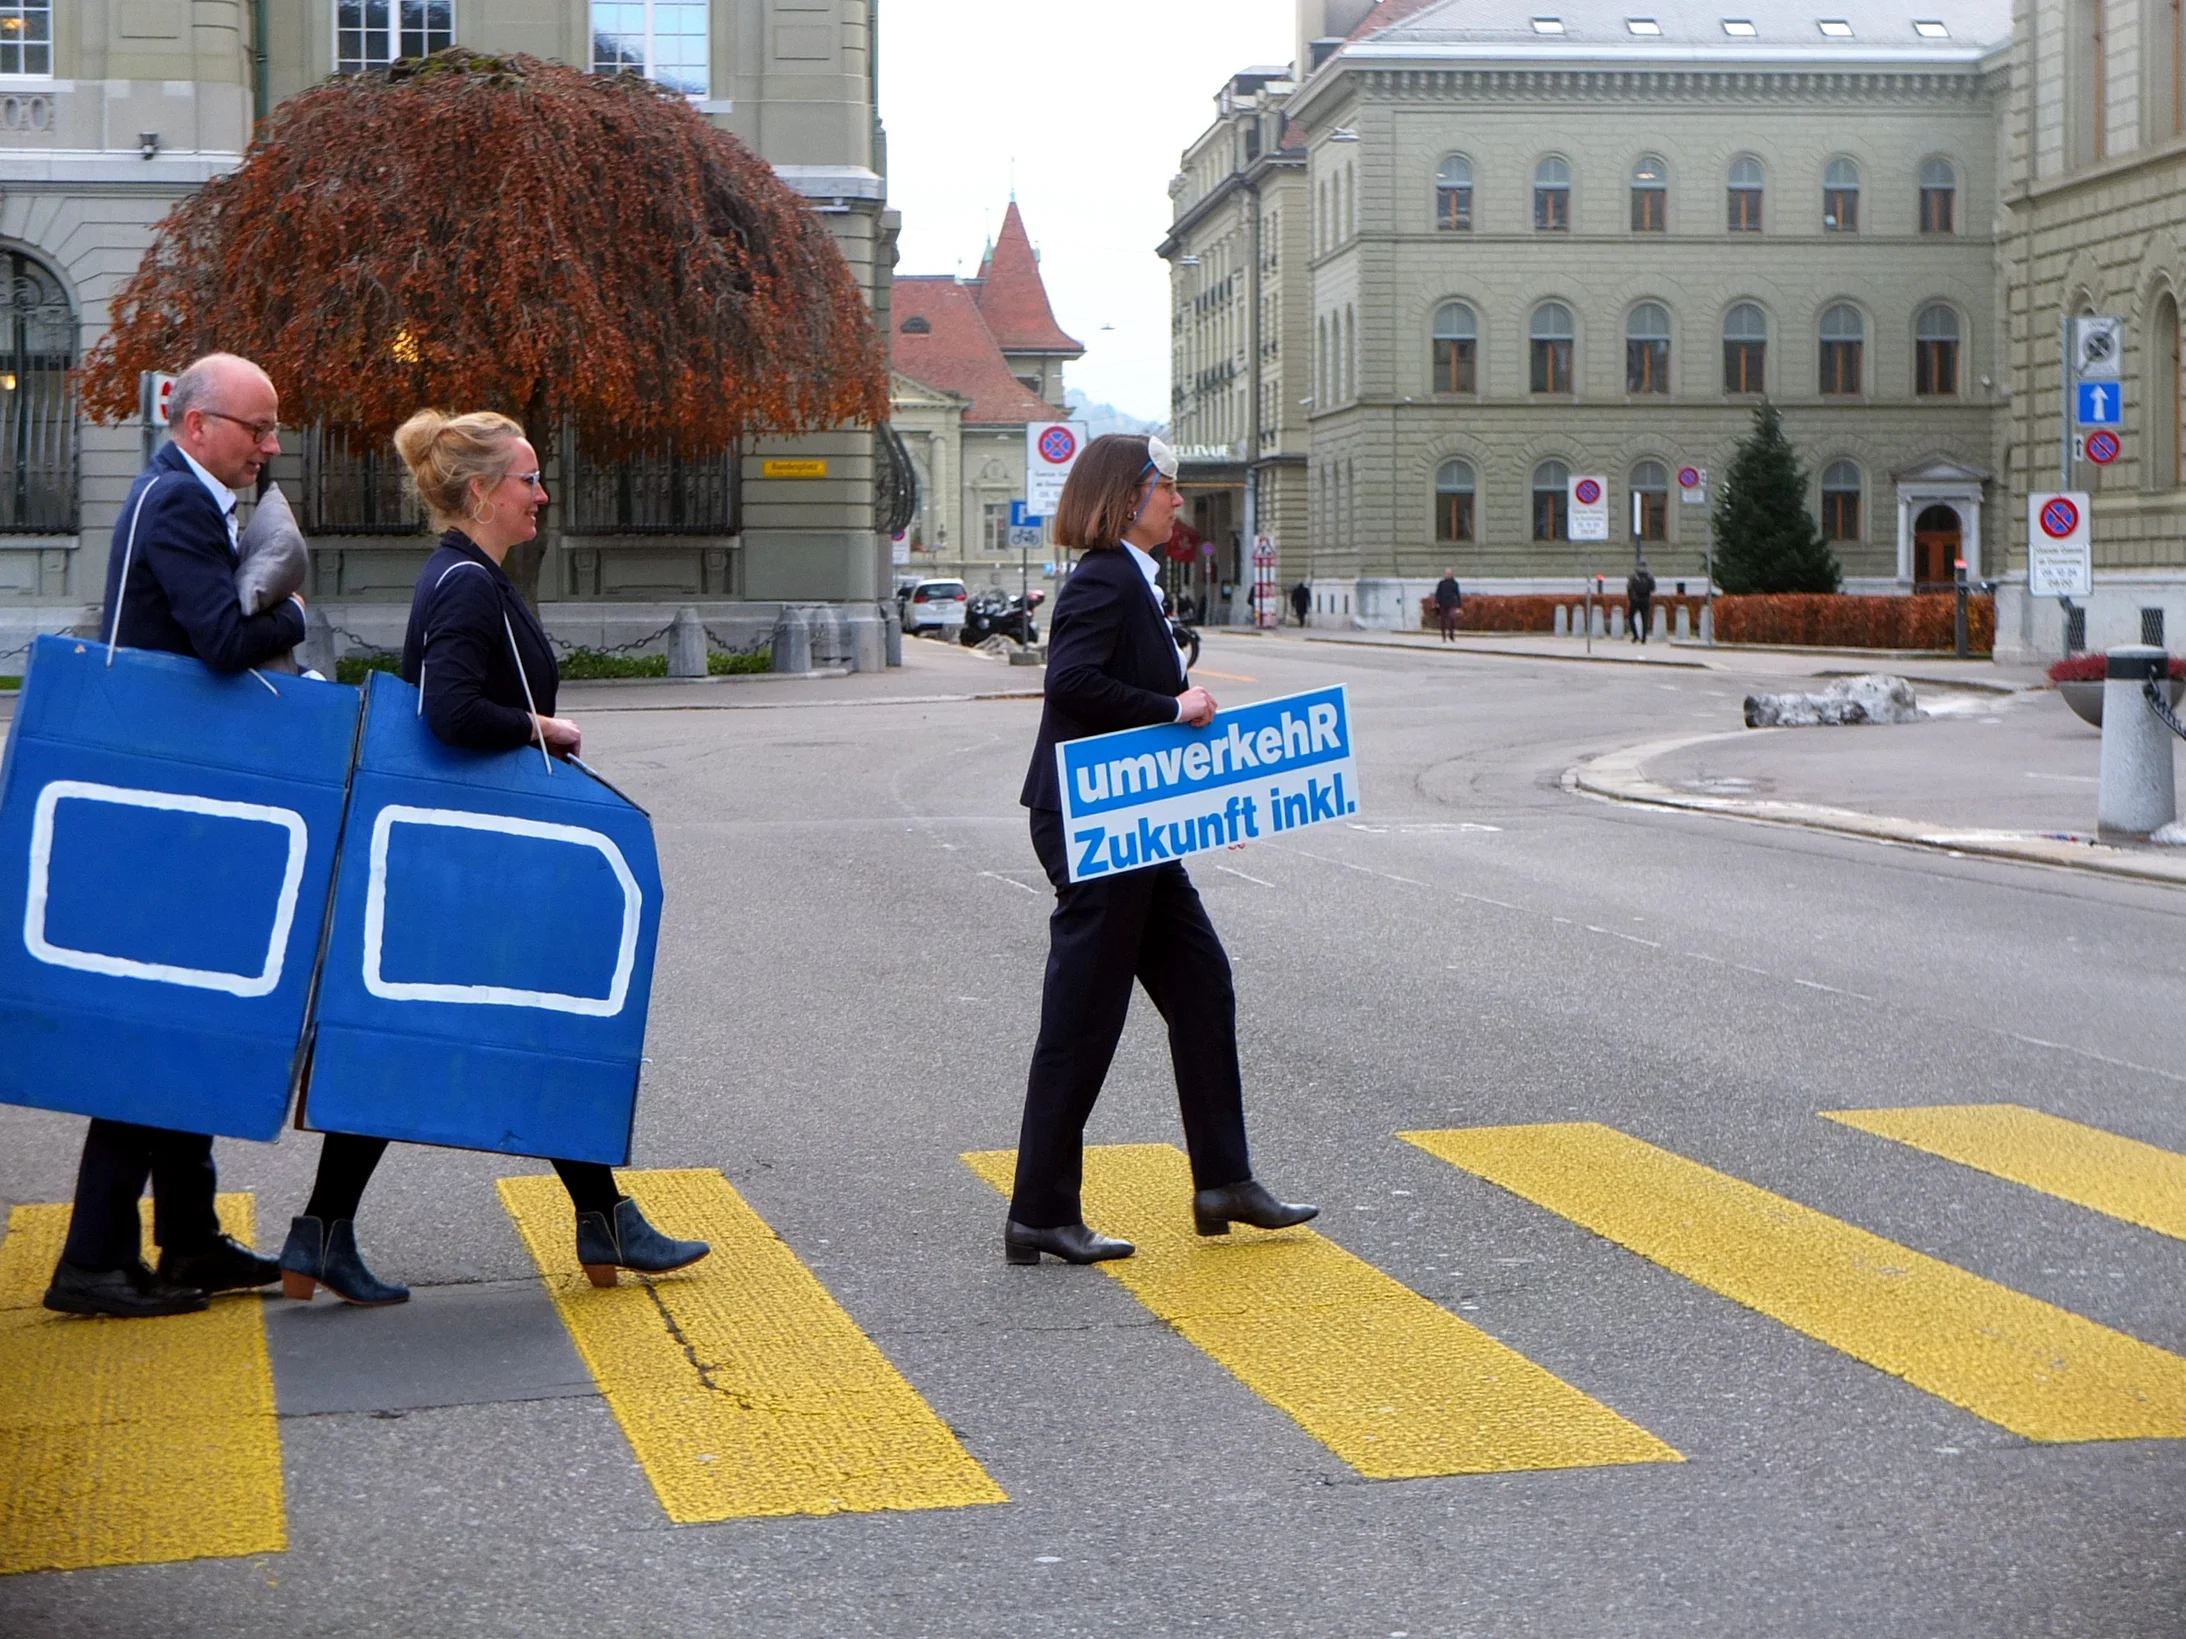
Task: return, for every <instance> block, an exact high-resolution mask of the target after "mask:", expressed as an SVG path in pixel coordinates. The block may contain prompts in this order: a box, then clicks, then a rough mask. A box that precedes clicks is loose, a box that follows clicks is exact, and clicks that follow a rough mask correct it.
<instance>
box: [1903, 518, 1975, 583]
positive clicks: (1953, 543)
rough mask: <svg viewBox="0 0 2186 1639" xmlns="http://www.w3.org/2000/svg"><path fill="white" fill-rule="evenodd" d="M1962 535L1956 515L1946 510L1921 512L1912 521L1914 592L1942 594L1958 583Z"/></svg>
mask: <svg viewBox="0 0 2186 1639" xmlns="http://www.w3.org/2000/svg"><path fill="white" fill-rule="evenodd" d="M1962 544H1963V534H1962V531H1961V528H1960V525H1959V521H1958V514H1957V513H1956V512H1955V511H1953V510H1952V509H1951V508H1949V507H1947V506H1932V507H1927V508H1925V509H1923V511H1922V512H1921V514H1920V516H1919V517H1917V518H1915V519H1914V520H1913V590H1914V591H1916V592H1922V591H1930V590H1934V591H1942V590H1945V589H1947V588H1948V587H1950V586H1951V585H1952V584H1953V583H1954V582H1955V580H1956V579H1957V568H1956V565H1957V563H1958V554H1959V549H1960V547H1961V545H1962Z"/></svg>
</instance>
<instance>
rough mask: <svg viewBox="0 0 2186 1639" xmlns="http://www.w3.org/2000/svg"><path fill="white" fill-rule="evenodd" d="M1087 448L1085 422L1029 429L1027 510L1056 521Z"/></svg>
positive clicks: (1054, 423) (1034, 425)
mask: <svg viewBox="0 0 2186 1639" xmlns="http://www.w3.org/2000/svg"><path fill="white" fill-rule="evenodd" d="M1084 448H1085V423H1084V422H1082V421H1035V422H1032V423H1030V424H1029V425H1028V426H1027V427H1026V428H1025V511H1026V512H1028V513H1029V514H1031V515H1032V516H1033V517H1035V518H1052V517H1054V516H1055V508H1056V506H1057V505H1058V504H1059V503H1060V502H1061V501H1062V498H1063V485H1064V483H1065V482H1066V481H1067V480H1068V479H1069V477H1070V469H1071V468H1072V467H1075V466H1076V465H1077V464H1078V455H1079V452H1080V451H1082V450H1083V449H1084Z"/></svg>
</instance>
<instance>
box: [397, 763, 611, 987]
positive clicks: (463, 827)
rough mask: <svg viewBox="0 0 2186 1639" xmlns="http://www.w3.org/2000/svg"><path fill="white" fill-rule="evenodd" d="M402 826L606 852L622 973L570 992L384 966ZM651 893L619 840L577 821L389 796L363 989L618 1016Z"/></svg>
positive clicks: (604, 854)
mask: <svg viewBox="0 0 2186 1639" xmlns="http://www.w3.org/2000/svg"><path fill="white" fill-rule="evenodd" d="M397 825H437V826H441V827H444V828H447V829H450V830H457V831H497V832H500V833H501V834H502V835H504V836H513V837H539V838H542V839H544V840H546V841H548V842H565V843H569V844H572V845H573V846H576V847H579V848H591V849H595V850H597V851H598V852H599V854H600V855H601V856H602V857H603V858H605V859H606V861H607V866H608V869H609V870H611V871H613V872H614V873H615V880H616V882H618V883H619V884H621V886H622V942H621V944H620V945H619V947H618V948H617V950H616V952H615V976H614V978H613V979H612V980H611V981H610V982H609V984H608V987H607V994H606V995H605V996H604V997H601V996H571V995H566V994H564V993H563V992H561V991H557V990H513V989H510V988H509V987H508V986H506V985H441V984H412V983H407V982H404V981H401V980H395V979H389V978H386V977H385V976H383V975H382V973H381V972H380V959H381V950H382V946H383V941H384V939H385V937H386V932H387V840H388V837H389V835H390V833H392V832H393V830H394V828H395V827H396V826H397ZM644 905H645V896H644V894H643V893H642V892H641V891H640V890H639V888H638V879H637V878H636V877H635V876H633V875H631V873H630V866H629V863H628V862H627V861H626V860H624V858H623V857H622V850H621V849H620V848H617V847H616V846H615V844H614V842H613V840H612V839H611V838H609V837H607V836H604V835H602V834H601V833H600V832H598V831H589V830H586V829H585V828H584V827H582V826H577V825H550V824H547V823H546V822H544V821H542V820H527V819H514V818H512V817H510V816H509V815H506V814H478V813H472V812H470V811H469V810H467V809H461V808H412V807H409V806H407V805H406V804H402V803H389V804H388V805H387V806H386V807H385V808H382V809H381V810H380V811H379V813H378V815H377V816H376V817H375V818H374V819H373V821H372V856H371V867H370V872H369V874H368V876H367V877H366V881H365V896H364V988H365V989H366V990H367V991H369V992H370V993H371V994H372V995H374V996H377V997H379V998H380V999H381V1000H382V1001H388V1002H454V1003H460V1004H468V1005H470V1006H473V1007H537V1008H543V1009H545V1010H546V1011H547V1012H549V1013H576V1014H581V1015H583V1016H585V1017H587V1018H595V1019H611V1018H613V1017H614V1016H615V1015H616V1014H618V1013H620V1012H621V1011H622V1009H623V1004H624V1002H625V1001H627V1000H628V998H629V995H630V975H631V973H632V971H633V970H634V969H635V968H636V967H637V961H638V923H639V919H640V915H641V913H642V911H643V909H644Z"/></svg>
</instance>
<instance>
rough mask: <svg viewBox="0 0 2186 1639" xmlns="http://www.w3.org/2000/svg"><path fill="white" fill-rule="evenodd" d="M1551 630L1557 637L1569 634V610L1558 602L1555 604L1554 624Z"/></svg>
mask: <svg viewBox="0 0 2186 1639" xmlns="http://www.w3.org/2000/svg"><path fill="white" fill-rule="evenodd" d="M1551 630H1553V631H1554V632H1555V634H1556V635H1557V636H1558V637H1568V636H1570V634H1571V611H1570V610H1569V609H1566V608H1565V607H1564V606H1563V605H1562V604H1560V603H1559V604H1557V605H1556V615H1555V625H1554V626H1553V627H1552V628H1551Z"/></svg>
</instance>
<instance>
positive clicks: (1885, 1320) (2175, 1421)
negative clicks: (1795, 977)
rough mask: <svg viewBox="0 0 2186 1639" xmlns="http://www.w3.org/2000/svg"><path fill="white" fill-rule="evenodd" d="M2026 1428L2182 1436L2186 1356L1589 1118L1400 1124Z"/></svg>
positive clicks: (1909, 1376)
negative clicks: (1515, 1123) (1424, 1127)
mask: <svg viewBox="0 0 2186 1639" xmlns="http://www.w3.org/2000/svg"><path fill="white" fill-rule="evenodd" d="M1398 1136H1399V1137H1401V1138H1404V1139H1406V1140H1407V1141H1409V1142H1411V1143H1413V1144H1416V1145H1418V1146H1419V1147H1420V1148H1421V1149H1423V1150H1425V1151H1427V1152H1428V1153H1429V1154H1430V1155H1436V1156H1439V1157H1441V1158H1442V1159H1443V1160H1445V1161H1447V1162H1449V1163H1450V1164H1451V1165H1452V1166H1456V1167H1461V1168H1463V1169H1464V1170H1465V1171H1467V1172H1471V1173H1475V1174H1477V1175H1479V1176H1480V1177H1482V1178H1485V1179H1487V1180H1489V1181H1490V1182H1491V1183H1495V1184H1499V1185H1501V1186H1502V1187H1503V1188H1504V1189H1507V1190H1509V1191H1511V1192H1512V1193H1513V1194H1515V1195H1519V1196H1522V1197H1524V1198H1525V1199H1526V1200H1529V1201H1532V1202H1534V1203H1535V1204H1537V1205H1539V1206H1543V1207H1546V1208H1547V1209H1548V1210H1549V1211H1551V1212H1554V1213H1557V1214H1559V1215H1560V1216H1562V1217H1565V1218H1568V1219H1570V1220H1571V1221H1572V1222H1574V1223H1577V1224H1581V1225H1583V1226H1584V1227H1586V1228H1588V1229H1591V1230H1593V1231H1594V1232H1595V1233H1596V1234H1597V1235H1602V1236H1605V1237H1607V1238H1608V1239H1610V1240H1612V1241H1615V1242H1616V1243H1617V1244H1618V1245H1620V1246H1624V1247H1627V1248H1629V1249H1630V1250H1632V1251H1634V1252H1637V1253H1638V1254H1639V1255H1640V1256H1641V1257H1643V1258H1647V1259H1649V1260H1650V1261H1652V1262H1654V1263H1658V1264H1660V1265H1662V1267H1663V1268H1665V1269H1669V1270H1672V1271H1674V1272H1675V1273H1677V1274H1680V1275H1683V1276H1684V1277H1685V1278H1686V1279H1688V1280H1691V1281H1696V1282H1698V1283H1699V1284H1700V1285H1702V1286H1705V1287H1707V1288H1708V1289H1709V1290H1710V1291H1714V1292H1719V1293H1721V1294H1722V1295H1723V1296H1725V1297H1727V1298H1730V1299H1732V1300H1734V1301H1736V1302H1738V1303H1742V1304H1744V1305H1745V1306H1746V1307H1747V1308H1749V1309H1755V1310H1758V1311H1759V1312H1760V1313H1762V1314H1764V1315H1767V1316H1769V1317H1770V1318H1772V1319H1774V1320H1778V1321H1781V1322H1783V1324H1785V1325H1786V1326H1790V1327H1792V1328H1793V1329H1795V1330H1797V1331H1801V1332H1804V1333H1805V1334H1806V1335H1807V1336H1809V1337H1812V1338H1816V1339H1818V1340H1820V1341H1821V1342H1823V1343H1826V1344H1828V1345H1829V1346H1830V1347H1832V1348H1834V1349H1839V1350H1841V1351H1843V1352H1844V1353H1845V1354H1848V1355H1850V1356H1852V1358H1853V1359H1855V1360H1861V1361H1865V1362H1866V1363H1867V1364H1868V1365H1870V1366H1873V1367H1875V1368H1877V1369H1878V1370H1881V1371H1885V1372H1888V1373H1890V1374H1891V1375H1892V1376H1894V1377H1902V1378H1904V1379H1905V1380H1906V1381H1907V1382H1908V1383H1911V1384H1913V1385H1914V1386H1915V1387H1917V1388H1922V1389H1925V1390H1927V1391H1928V1392H1929V1393H1930V1394H1933V1395H1937V1396H1939V1397H1940V1398H1942V1399H1945V1400H1948V1401H1950V1402H1951V1403H1952V1404H1953V1405H1957V1406H1962V1407H1964V1408H1965V1409H1966V1410H1968V1411H1970V1412H1972V1413H1973V1414H1974V1415H1975V1416H1977V1417H1983V1418H1986V1419H1987V1420H1988V1421H1990V1422H1992V1423H1996V1424H1998V1425H1999V1426H2001V1427H2003V1428H2006V1429H2009V1430H2011V1431H2012V1432H2013V1433H2014V1434H2020V1435H2024V1436H2025V1437H2026V1438H2028V1439H2030V1440H2046V1441H2066V1440H2132V1439H2180V1438H2186V1360H2182V1359H2180V1358H2179V1357H2178V1356H2177V1355H2174V1354H2170V1353H2167V1352H2166V1351H2164V1350H2162V1349H2158V1348H2156V1347H2154V1346H2153V1345H2151V1344H2147V1343H2143V1342H2141V1341H2139V1340H2138V1339H2136V1338H2131V1337H2127V1336H2126V1335H2125V1334H2124V1333H2122V1332H2114V1331H2112V1330H2110V1329H2109V1328H2108V1327H2105V1326H2098V1325H2097V1324H2096V1323H2095V1322H2093V1321H2091V1320H2087V1319H2085V1318H2083V1317H2081V1316H2079V1315H2075V1314H2072V1313H2070V1312H2069V1311H2067V1310H2064V1309H2059V1308H2056V1307H2055V1306H2053V1305H2051V1304H2047V1303H2043V1302H2040V1301H2039V1300H2037V1299H2035V1298H2031V1297H2028V1296H2026V1295H2025V1294H2024V1293H2022V1292H2015V1291H2013V1290H2011V1289H2010V1288H2009V1287H2005V1286H1999V1285H1997V1284H1996V1283H1995V1282H1993V1281H1987V1280H1983V1279H1981V1278H1980V1277H1979V1276H1977V1275H1971V1274H1968V1273H1967V1272H1966V1271H1965V1270H1963V1269H1958V1268H1954V1267H1953V1266H1952V1265H1950V1264H1947V1263H1943V1262H1940V1261H1939V1260H1937V1259H1935V1258H1930V1257H1927V1256H1924V1255H1923V1254H1921V1253H1918V1252H1915V1251H1913V1250H1912V1249H1911V1248H1909V1247H1903V1246H1899V1245H1897V1244H1896V1243H1895V1242H1892V1241H1887V1240H1884V1239H1883V1238H1882V1237H1881V1236H1879V1235H1872V1234H1869V1233H1868V1232H1867V1231H1866V1230H1863V1229H1857V1228H1854V1227H1853V1226H1852V1225H1851V1224H1847V1223H1843V1222H1841V1221H1839V1220H1838V1219H1835V1218H1831V1217H1828V1216H1826V1215H1825V1214H1823V1213H1820V1212H1816V1211H1814V1210H1812V1209H1811V1208H1809V1207H1804V1206H1801V1205H1799V1204H1798V1203H1797V1202H1796V1201H1789V1200H1786V1199H1785V1198H1784V1197H1783V1196H1781V1195H1772V1194H1770V1193H1769V1192H1768V1191H1767V1190H1764V1189H1757V1188H1755V1187H1754V1186H1753V1185H1751V1184H1747V1183H1744V1182H1741V1181H1740V1180H1738V1179H1736V1178H1731V1177H1727V1176H1725V1175H1724V1174H1723V1173H1720V1172H1716V1171H1713V1170H1711V1169H1710V1168H1707V1167H1704V1166H1701V1165H1700V1164H1699V1163H1698V1162H1694V1161H1688V1160H1686V1159H1685V1158H1684V1157H1683V1156H1680V1155H1674V1154H1672V1153H1671V1152H1669V1151H1668V1150H1662V1149H1657V1148H1656V1147H1655V1146H1654V1145H1652V1144H1646V1143H1642V1142H1641V1141H1640V1140H1639V1139H1636V1138H1631V1137H1627V1136H1626V1135H1625V1134H1623V1133H1620V1132H1618V1131H1616V1130H1615V1129H1613V1128H1610V1127H1604V1126H1599V1125H1597V1124H1595V1123H1593V1122H1569V1123H1551V1124H1546V1125H1542V1126H1526V1127H1476V1128H1453V1129H1447V1130H1443V1131H1438V1132H1413V1133H1401V1134H1399V1135H1398Z"/></svg>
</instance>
